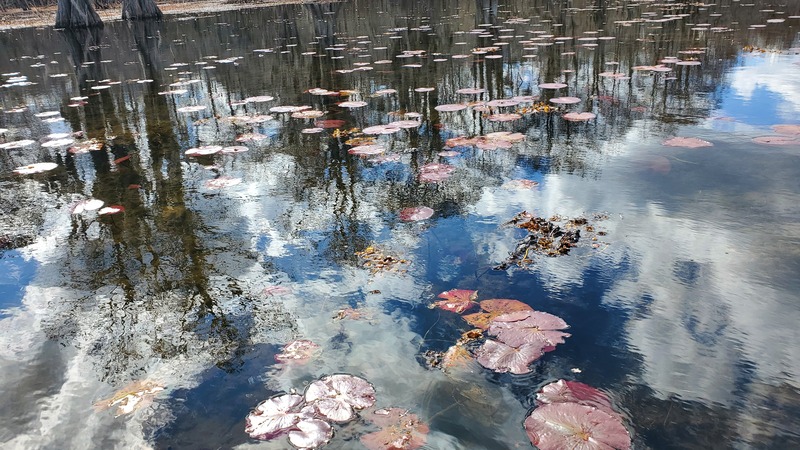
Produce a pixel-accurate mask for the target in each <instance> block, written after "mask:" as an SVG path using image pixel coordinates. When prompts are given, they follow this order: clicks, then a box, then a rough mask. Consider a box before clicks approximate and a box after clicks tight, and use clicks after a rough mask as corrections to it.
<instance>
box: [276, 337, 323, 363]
mask: <svg viewBox="0 0 800 450" xmlns="http://www.w3.org/2000/svg"><path fill="white" fill-rule="evenodd" d="M318 350H319V345H317V344H315V343H314V342H312V341H309V340H307V339H297V340H295V341H292V342H289V343H288V344H286V345H284V346H283V349H282V350H281V352H280V353H278V354H277V355H275V360H276V361H278V362H290V361H305V360H307V359H309V358H311V357H312V356H314V354H315V353H316V352H317V351H318Z"/></svg>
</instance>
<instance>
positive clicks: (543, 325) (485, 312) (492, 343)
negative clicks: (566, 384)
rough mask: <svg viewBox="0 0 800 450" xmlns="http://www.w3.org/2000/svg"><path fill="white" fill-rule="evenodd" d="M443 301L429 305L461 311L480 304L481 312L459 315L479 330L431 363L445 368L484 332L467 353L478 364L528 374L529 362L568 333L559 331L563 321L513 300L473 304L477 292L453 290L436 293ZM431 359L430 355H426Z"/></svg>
mask: <svg viewBox="0 0 800 450" xmlns="http://www.w3.org/2000/svg"><path fill="white" fill-rule="evenodd" d="M439 297H440V298H443V299H444V300H441V301H437V302H435V303H433V305H432V306H433V307H435V308H440V309H444V310H446V311H451V312H454V313H457V314H463V313H464V312H466V311H469V310H471V309H473V308H474V307H476V306H480V308H481V310H482V311H481V312H476V313H472V314H467V315H465V316H463V318H464V320H466V321H467V322H468V323H469V324H470V325H472V326H474V327H477V328H478V329H479V331H476V332H474V333H472V335H471V337H470V336H466V338H465V337H463V336H462V339H460V340H459V341H458V342H457V343H456V345H454V346H452V347H450V349H448V350H447V351H446V352H445V353H444V354H443V355H442V356H441V358H440V359H434V360H435V361H436V364H435V365H439V366H440V367H442V368H443V369H447V368H448V367H450V366H451V365H452V364H454V363H455V361H460V360H463V359H464V357H465V356H466V355H469V354H470V352H469V345H468V344H469V343H470V342H472V341H478V340H479V339H480V338H483V337H484V332H485V334H486V335H489V336H491V337H492V338H485V339H483V342H482V343H481V344H480V346H479V347H477V348H476V349H474V351H472V352H471V353H472V354H473V355H474V357H475V358H476V359H477V361H478V363H480V365H482V366H483V367H485V368H487V369H491V370H494V371H495V372H500V373H505V372H510V373H513V374H525V373H529V372H530V371H531V370H530V365H531V363H533V362H534V361H536V360H537V359H539V358H541V357H542V356H543V355H544V354H545V353H547V352H549V351H553V350H555V347H556V346H557V345H558V344H563V343H564V339H565V338H568V337H569V336H570V334H569V333H566V332H564V331H563V330H564V329H566V328H568V327H569V325H567V323H566V322H564V320H563V319H561V318H560V317H558V316H554V315H552V314H548V313H546V312H541V311H534V310H533V308H531V307H530V306H529V305H527V304H525V303H523V302H520V301H518V300H513V299H491V300H483V301H481V302H480V303H476V302H475V299H476V298H477V291H470V290H466V289H454V290H451V291H445V292H443V293H441V294H440V295H439ZM429 360H431V358H429Z"/></svg>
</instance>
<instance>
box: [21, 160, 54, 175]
mask: <svg viewBox="0 0 800 450" xmlns="http://www.w3.org/2000/svg"><path fill="white" fill-rule="evenodd" d="M56 167H58V164H56V163H51V162H42V163H33V164H28V165H27V166H22V167H17V168H16V169H14V173H18V174H20V175H30V174H34V173H41V172H48V171H50V170H53V169H55V168H56Z"/></svg>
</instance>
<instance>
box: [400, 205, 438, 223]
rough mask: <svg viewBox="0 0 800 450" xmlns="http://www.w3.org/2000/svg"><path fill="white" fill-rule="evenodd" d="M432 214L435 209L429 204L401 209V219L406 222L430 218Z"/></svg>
mask: <svg viewBox="0 0 800 450" xmlns="http://www.w3.org/2000/svg"><path fill="white" fill-rule="evenodd" d="M431 216H433V209H431V208H428V207H427V206H415V207H413V208H403V209H402V210H400V220H402V221H404V222H416V221H419V220H425V219H430V218H431Z"/></svg>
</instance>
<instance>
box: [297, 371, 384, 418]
mask: <svg viewBox="0 0 800 450" xmlns="http://www.w3.org/2000/svg"><path fill="white" fill-rule="evenodd" d="M305 399H306V401H307V402H309V403H313V404H314V407H315V408H316V410H317V413H318V414H319V415H321V416H323V417H325V418H327V419H329V420H332V421H334V422H347V421H349V420H351V419H352V418H353V417H354V416H355V411H356V410H360V409H364V408H369V407H370V406H372V405H373V404H375V388H374V387H372V385H371V384H370V383H369V382H368V381H367V380H365V379H363V378H359V377H356V376H353V375H346V374H337V375H329V376H326V377H322V378H320V379H319V380H317V381H315V382H313V383H311V384H309V385H308V387H307V388H306V393H305Z"/></svg>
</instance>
